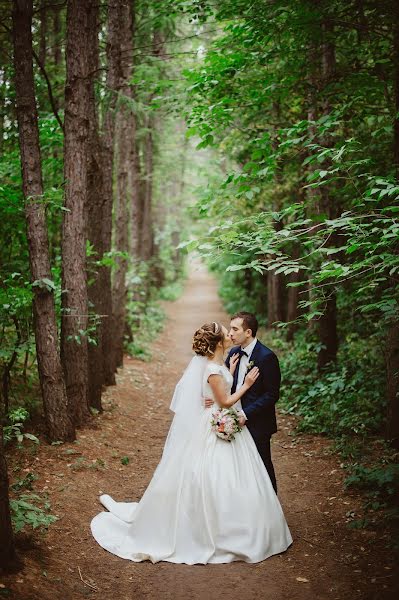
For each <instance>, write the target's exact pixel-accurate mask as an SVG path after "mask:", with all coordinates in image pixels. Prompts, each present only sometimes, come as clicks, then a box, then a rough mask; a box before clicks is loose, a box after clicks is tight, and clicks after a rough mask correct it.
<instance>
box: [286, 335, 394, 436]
mask: <svg viewBox="0 0 399 600" xmlns="http://www.w3.org/2000/svg"><path fill="white" fill-rule="evenodd" d="M309 338H310V339H309ZM376 340H378V337H377V336H374V338H373V337H371V338H370V339H369V345H368V346H367V347H365V344H364V340H363V339H362V338H360V337H359V336H357V335H348V336H347V338H346V340H345V341H344V342H343V343H342V344H341V346H340V350H339V354H338V361H337V364H336V366H334V367H331V368H330V369H328V370H326V371H325V372H324V373H321V374H320V373H318V372H317V368H316V361H315V359H314V357H316V356H317V351H318V342H317V341H315V340H314V339H312V338H311V336H309V335H302V336H297V338H296V341H295V351H294V352H292V351H290V350H289V349H288V348H286V349H285V351H284V353H283V356H282V359H281V369H282V373H283V381H282V390H281V396H282V401H281V402H282V406H283V408H284V410H285V411H287V412H288V413H289V414H295V415H298V416H300V417H302V418H301V420H300V422H299V429H300V430H302V431H309V432H314V433H322V434H326V435H328V436H331V437H338V438H339V437H340V436H343V435H350V434H352V435H358V436H362V437H367V436H368V435H372V434H376V433H382V428H383V425H384V417H385V399H384V375H385V374H384V364H383V357H382V356H381V350H380V348H379V346H378V344H376ZM373 342H374V343H373Z"/></svg>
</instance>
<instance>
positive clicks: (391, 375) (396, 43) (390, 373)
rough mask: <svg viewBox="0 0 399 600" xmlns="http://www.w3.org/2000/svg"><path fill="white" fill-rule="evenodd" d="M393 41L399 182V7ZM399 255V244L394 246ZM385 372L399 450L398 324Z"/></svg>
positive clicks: (390, 430) (392, 434)
mask: <svg viewBox="0 0 399 600" xmlns="http://www.w3.org/2000/svg"><path fill="white" fill-rule="evenodd" d="M393 17H394V18H393V22H394V23H395V26H394V40H393V51H394V52H393V53H394V65H395V122H394V140H393V142H394V150H393V156H394V164H395V168H396V179H397V181H398V182H399V5H398V4H397V3H395V4H394V10H393ZM396 253H397V254H399V244H397V246H396ZM385 357H386V358H385V359H386V372H387V375H386V377H387V386H386V393H387V431H386V435H387V438H388V439H389V440H391V442H392V445H393V446H394V447H395V448H399V323H398V322H397V320H396V321H394V322H393V323H391V325H390V327H389V330H388V336H387V340H386V352H385Z"/></svg>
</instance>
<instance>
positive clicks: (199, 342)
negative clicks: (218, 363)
mask: <svg viewBox="0 0 399 600" xmlns="http://www.w3.org/2000/svg"><path fill="white" fill-rule="evenodd" d="M223 340H224V333H223V328H222V326H221V324H220V323H216V322H213V323H205V325H203V326H202V327H200V328H199V329H197V331H196V332H195V333H194V337H193V350H194V352H195V353H196V354H199V355H200V356H208V357H212V356H214V354H215V351H216V347H217V345H218V343H219V342H222V341H223Z"/></svg>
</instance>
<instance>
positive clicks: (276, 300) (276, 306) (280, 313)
mask: <svg viewBox="0 0 399 600" xmlns="http://www.w3.org/2000/svg"><path fill="white" fill-rule="evenodd" d="M282 298H283V286H282V281H281V277H280V276H279V275H275V274H274V273H273V272H272V271H268V272H267V326H268V327H273V323H276V321H283V320H284V305H283V301H282Z"/></svg>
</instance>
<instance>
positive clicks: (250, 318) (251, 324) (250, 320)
mask: <svg viewBox="0 0 399 600" xmlns="http://www.w3.org/2000/svg"><path fill="white" fill-rule="evenodd" d="M233 319H242V326H243V329H244V330H245V329H250V330H251V331H252V337H255V336H256V332H257V331H258V327H259V324H258V319H257V318H256V317H255V315H254V314H253V313H250V312H245V311H244V310H242V311H240V312H238V313H236V314H235V315H233V316H232V317H231V320H233Z"/></svg>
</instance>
